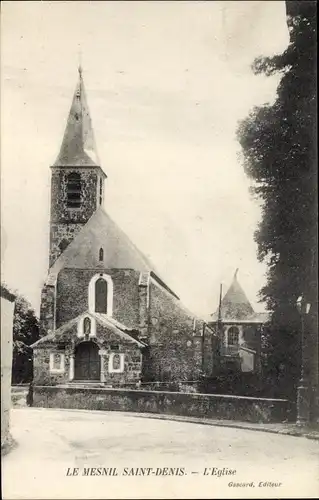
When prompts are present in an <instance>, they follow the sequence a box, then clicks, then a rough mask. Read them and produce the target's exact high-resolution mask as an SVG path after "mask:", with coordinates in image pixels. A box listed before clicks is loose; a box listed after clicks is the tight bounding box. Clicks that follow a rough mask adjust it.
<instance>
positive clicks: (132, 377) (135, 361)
mask: <svg viewBox="0 0 319 500" xmlns="http://www.w3.org/2000/svg"><path fill="white" fill-rule="evenodd" d="M90 340H92V341H93V342H95V343H96V344H97V345H98V347H99V349H100V350H102V351H103V356H101V362H102V363H103V366H104V370H103V372H104V381H103V382H104V383H105V385H112V386H117V385H131V384H133V385H135V384H136V383H138V382H139V381H140V379H141V371H142V353H141V350H140V348H139V346H138V345H137V344H136V343H133V342H130V341H128V340H125V339H124V338H121V337H120V336H119V335H117V334H115V333H114V332H112V331H111V330H108V329H107V328H106V327H103V326H102V325H100V324H97V326H96V337H93V338H92V339H90ZM82 341H83V339H81V338H78V337H77V325H72V326H71V327H70V328H69V329H67V330H66V331H65V332H64V333H63V335H61V336H60V338H59V343H52V344H51V345H50V344H49V343H47V344H39V346H38V347H35V348H34V350H33V372H34V383H35V384H41V385H57V384H65V383H68V382H69V372H70V356H71V355H73V354H74V352H75V349H76V346H77V345H78V344H80V343H81V342H82ZM114 349H116V350H114ZM52 352H53V353H60V354H61V353H63V354H64V371H63V372H62V373H50V353H52ZM112 353H116V354H124V370H123V372H119V373H116V372H113V373H111V372H109V366H108V364H109V358H110V355H111V354H112ZM75 362H76V361H75Z"/></svg>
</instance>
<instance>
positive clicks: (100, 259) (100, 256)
mask: <svg viewBox="0 0 319 500" xmlns="http://www.w3.org/2000/svg"><path fill="white" fill-rule="evenodd" d="M103 260H104V250H103V248H100V250H99V261H100V262H103Z"/></svg>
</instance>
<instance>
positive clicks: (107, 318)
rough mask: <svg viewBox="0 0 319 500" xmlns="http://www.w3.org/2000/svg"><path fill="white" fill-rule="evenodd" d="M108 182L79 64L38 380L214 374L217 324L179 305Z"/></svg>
mask: <svg viewBox="0 0 319 500" xmlns="http://www.w3.org/2000/svg"><path fill="white" fill-rule="evenodd" d="M106 182H107V175H106V173H105V171H104V170H103V168H102V166H101V163H100V160H99V157H98V154H97V149H96V144H95V139H94V133H93V128H92V122H91V117H90V113H89V109H88V105H87V100H86V93H85V88H84V83H83V74H82V70H81V68H79V76H78V83H77V85H76V89H75V93H74V96H73V100H72V104H71V108H70V112H69V115H68V118H67V123H66V128H65V132H64V137H63V140H62V145H61V148H60V151H59V154H58V156H57V159H56V161H55V162H54V164H53V165H52V166H51V211H50V244H49V270H48V274H47V278H46V280H45V283H44V286H43V289H42V294H41V307H40V327H41V339H40V340H38V341H37V342H36V343H35V344H33V352H34V384H35V385H55V386H57V385H60V384H62V385H65V384H73V385H74V384H76V383H78V384H93V385H98V386H100V385H101V386H105V387H132V388H134V387H139V386H140V385H141V384H143V383H148V382H149V383H151V382H154V381H161V382H163V383H165V382H169V381H192V380H197V379H198V377H199V376H200V374H206V375H207V376H209V375H211V374H212V373H213V370H214V356H215V353H216V342H217V340H218V339H217V335H216V334H215V331H214V328H211V327H209V325H208V324H207V322H205V321H203V320H202V319H201V318H198V317H196V316H195V315H194V314H192V313H191V312H190V311H188V310H187V309H186V308H185V307H184V306H183V305H182V303H181V301H180V299H179V297H178V296H177V295H176V294H175V293H174V291H173V290H172V289H171V288H170V287H169V285H168V284H167V282H166V281H165V279H164V278H163V277H162V276H160V274H159V273H158V272H157V270H156V268H155V267H154V266H153V264H152V263H151V262H150V260H149V259H148V258H147V257H146V256H145V255H143V253H142V252H141V251H140V250H139V249H138V248H137V247H136V246H135V245H134V244H133V243H132V241H131V240H130V239H129V238H128V236H127V235H126V234H125V233H124V232H123V231H122V230H121V229H120V228H119V227H118V225H117V224H116V222H115V221H113V220H112V219H111V217H110V216H109V215H108V213H107V211H105V209H104V197H105V190H106ZM119 188H120V187H119Z"/></svg>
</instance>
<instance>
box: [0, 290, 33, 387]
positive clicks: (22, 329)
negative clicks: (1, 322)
mask: <svg viewBox="0 0 319 500" xmlns="http://www.w3.org/2000/svg"><path fill="white" fill-rule="evenodd" d="M1 286H2V288H4V289H5V290H7V291H8V292H10V290H9V287H8V286H7V285H5V284H2V285H1ZM14 294H15V295H16V300H15V308H14V316H13V359H12V383H13V384H19V383H26V382H30V381H31V380H32V377H33V352H32V349H31V348H30V345H31V344H33V343H34V342H36V341H37V340H38V339H39V322H38V319H37V317H36V315H35V312H34V310H33V309H32V307H31V305H30V304H29V303H28V302H27V301H26V300H25V299H24V298H23V297H22V296H21V295H19V294H17V293H16V292H14Z"/></svg>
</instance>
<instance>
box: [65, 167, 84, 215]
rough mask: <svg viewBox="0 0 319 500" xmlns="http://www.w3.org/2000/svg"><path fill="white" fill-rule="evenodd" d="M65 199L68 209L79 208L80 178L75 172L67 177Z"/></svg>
mask: <svg viewBox="0 0 319 500" xmlns="http://www.w3.org/2000/svg"><path fill="white" fill-rule="evenodd" d="M66 197H67V207H68V208H79V207H80V206H81V176H80V174H78V173H77V172H72V173H71V174H69V175H68V176H67V184H66Z"/></svg>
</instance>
